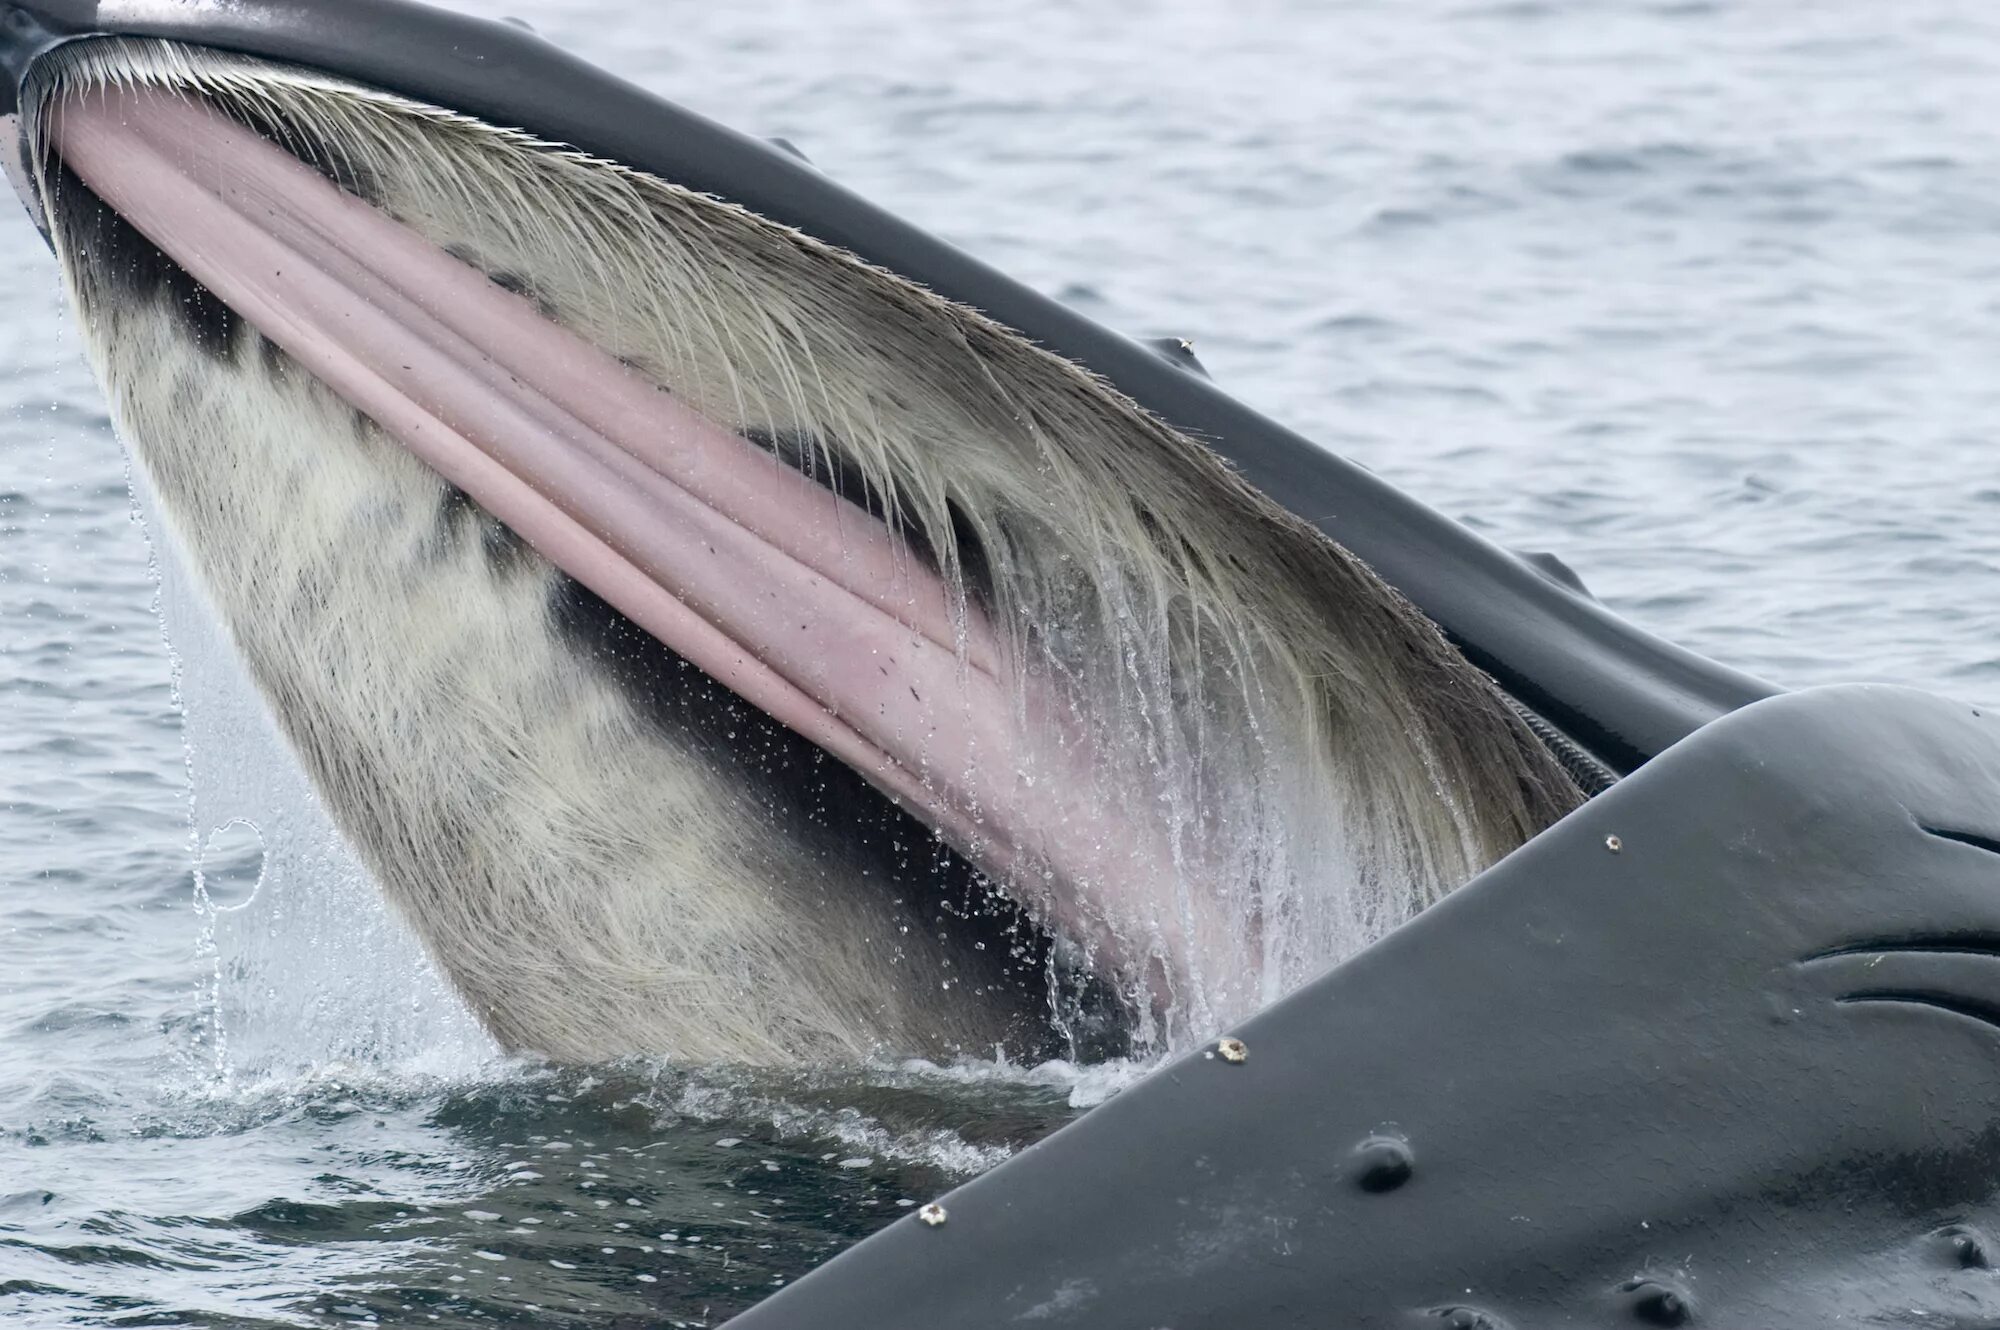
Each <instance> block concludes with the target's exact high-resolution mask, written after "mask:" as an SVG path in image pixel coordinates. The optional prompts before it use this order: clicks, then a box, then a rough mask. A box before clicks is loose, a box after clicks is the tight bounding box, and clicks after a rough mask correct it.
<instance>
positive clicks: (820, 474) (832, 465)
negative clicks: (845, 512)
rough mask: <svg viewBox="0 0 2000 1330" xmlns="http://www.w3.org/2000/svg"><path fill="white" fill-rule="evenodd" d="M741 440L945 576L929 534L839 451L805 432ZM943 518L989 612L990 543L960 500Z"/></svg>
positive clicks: (974, 596) (976, 598) (968, 589)
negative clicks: (884, 529)
mask: <svg viewBox="0 0 2000 1330" xmlns="http://www.w3.org/2000/svg"><path fill="white" fill-rule="evenodd" d="M743 437H744V438H746V439H748V440H749V441H750V442H751V443H754V444H756V445H757V446H758V447H759V448H762V449H763V450H764V451H765V452H767V453H770V454H771V455H772V456H773V457H775V458H777V459H778V460H779V461H780V462H783V463H784V464H785V465H787V466H789V467H791V468H792V469H793V470H794V471H797V472H799V473H800V474H801V475H803V476H805V477H806V479H808V480H810V481H813V482H814V483H815V484H817V485H820V486H822V487H823V488H825V489H829V490H831V491H833V492H834V493H835V494H838V495H840V497H842V498H843V499H846V500H847V501H848V502H850V503H852V504H854V505H855V506H857V507H859V508H863V509H865V510H866V511H867V512H868V513H870V514H871V515H873V516H874V517H875V518H876V519H877V520H878V521H880V522H882V523H883V524H884V525H886V526H888V527H889V528H890V530H892V531H894V532H895V533H896V536H897V538H898V539H899V540H901V541H902V542H903V543H904V544H905V545H906V546H907V547H908V549H909V551H910V553H911V554H913V555H915V556H916V557H917V558H918V559H919V560H921V561H922V562H923V563H924V565H925V566H926V567H928V568H930V569H931V571H933V572H941V571H943V568H944V561H943V559H942V558H940V557H939V554H938V549H937V546H936V543H935V542H934V541H932V539H931V538H930V535H929V533H927V532H926V531H924V530H923V528H922V527H920V526H919V525H917V524H916V523H915V522H912V521H910V520H908V518H907V517H906V516H905V515H904V514H903V513H902V512H901V511H900V510H898V511H895V512H891V511H890V509H889V504H888V502H887V500H886V499H884V497H883V495H882V492H881V491H880V490H879V489H877V488H876V487H875V486H874V485H873V484H871V483H870V482H869V480H868V478H867V476H866V475H864V474H863V473H862V470H861V468H860V467H858V466H855V465H854V464H853V463H851V462H849V461H848V460H847V459H846V458H845V457H844V456H843V455H842V453H841V452H840V450H839V449H838V448H837V447H832V448H829V447H827V446H825V445H824V444H823V443H822V442H821V440H820V436H819V435H817V434H815V433H813V432H812V431H811V430H802V429H780V430H772V429H764V428H760V427H753V428H750V429H746V430H744V431H743ZM945 515H946V518H947V520H948V521H949V522H950V524H951V540H952V544H953V546H954V547H955V548H956V550H957V553H958V567H959V574H960V576H961V577H962V578H963V580H964V583H965V594H966V596H967V597H968V598H969V599H970V600H971V601H972V602H973V603H974V604H976V605H979V606H980V607H982V608H985V609H991V608H992V606H993V569H992V562H991V560H990V559H989V557H988V555H987V552H986V543H985V541H984V540H982V539H981V538H980V535H979V529H978V528H977V527H975V526H974V525H973V523H972V519H971V518H970V517H968V516H967V515H966V512H965V509H964V508H962V507H961V506H960V505H959V503H958V501H957V500H956V499H947V500H946V502H945Z"/></svg>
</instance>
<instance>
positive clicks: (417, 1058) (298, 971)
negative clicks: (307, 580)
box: [127, 464, 497, 1095]
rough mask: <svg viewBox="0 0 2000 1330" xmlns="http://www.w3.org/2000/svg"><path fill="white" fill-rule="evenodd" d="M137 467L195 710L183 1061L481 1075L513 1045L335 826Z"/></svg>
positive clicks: (136, 499) (160, 597) (181, 697)
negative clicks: (461, 988)
mask: <svg viewBox="0 0 2000 1330" xmlns="http://www.w3.org/2000/svg"><path fill="white" fill-rule="evenodd" d="M127 480H128V484H129V486H130V489H131V496H132V503H133V517H134V520H135V521H136V522H138V523H139V525H140V526H141V528H142V529H143V531H144V532H145V536H146V540H147V544H148V547H149V549H150V550H151V558H150V569H151V572H152V576H153V581H154V586H155V602H154V609H155V612H156V614H157V616H158V618H159V622H160V630H161V634H162V636H163V638H164V639H165V641H166V645H167V650H168V653H169V657H170V660H171V662H172V666H171V668H172V689H173V698H174V705H175V707H176V709H177V710H178V711H179V712H180V713H181V716H182V721H183V724H182V735H183V754H184V757H183V761H184V766H185V771H186V780H187V818H188V822H187V826H188V842H187V844H188V848H187V854H188V863H189V878H190V882H191V891H190V905H191V910H190V913H191V916H192V920H193V924H194V929H193V932H194V936H193V938H192V939H191V944H192V947H193V950H194V953H195V955H196V957H197V958H198V961H199V965H200V969H201V978H200V980H199V983H198V987H197V991H196V992H195V994H194V1005H195V1008H196V1014H195V1019H194V1020H193V1021H192V1022H191V1023H190V1025H189V1026H188V1027H187V1028H186V1029H185V1030H184V1031H183V1032H182V1036H181V1039H180V1041H179V1044H178V1046H177V1047H176V1049H175V1056H176V1061H177V1062H178V1063H179V1065H180V1068H181V1072H182V1075H183V1076H184V1077H186V1078H187V1079H188V1081H189V1082H191V1084H192V1085H193V1086H195V1087H199V1088H201V1089H203V1090H205V1091H207V1092H210V1093H222V1094H225V1095H227V1094H230V1093H234V1092H237V1091H239V1090H242V1089H244V1088H246V1087H247V1086H249V1085H254V1084H257V1083H266V1084H268V1083H269V1082H270V1081H271V1080H272V1079H273V1078H283V1077H288V1076H298V1075H304V1074H308V1073H310V1072H312V1071H313V1070H314V1069H322V1068H327V1067H342V1066H346V1067H383V1066H396V1067H404V1068H417V1067H421V1068H422V1069H423V1070H424V1071H425V1072H426V1073H428V1074H430V1075H433V1076H440V1077H448V1078H460V1077H466V1076H470V1075H472V1074H473V1073H474V1072H475V1071H477V1070H478V1069H480V1068H481V1067H483V1066H485V1065H486V1064H488V1063H490V1062H491V1061H492V1059H493V1058H494V1057H495V1055H496V1052H497V1050H496V1049H495V1047H494V1045H493V1044H492V1042H491V1040H490V1039H488V1038H487V1036H486V1035H485V1034H484V1032H483V1031H481V1030H480V1028H479V1025H478V1022H476V1021H475V1020H473V1018H472V1017H471V1015H470V1014H469V1013H468V1012H467V1011H466V1010H465V1007H464V1004H463V1003H461V1002H460V1001H459V999H458V998H457V996H456V995H455V994H454V993H453V992H452V991H451V989H450V986H449V985H448V984H446V983H445V982H444V980H443V978H442V977H441V976H440V975H439V974H438V972H437V970H436V968H435V967H434V966H433V965H432V964H431V962H430V959H429V957H428V956H426V955H425V954H424V952H423V949H422V948H421V947H420V946H419V945H418V944H417V942H416V941H415V939H414V938H412V937H411V936H410V934H409V932H408V930H406V929H405V928H404V927H403V926H402V924H401V922H400V921H399V920H398V919H396V918H395V917H394V915H393V914H392V913H391V912H390V910H389V908H388V907H387V905H386V904H385V903H384V901H383V899H382V896H381V893H380V892H379V891H377V890H376V888H375V886H374V884H373V883H372V882H371V881H370V880H369V877H368V874H367V872H366V871H365V870H364V869H363V868H362V867H361V865H360V864H359V862H358V861H357V860H356V858H355V856H354V854H353V851H352V850H351V849H349V847H348V846H347V845H346V843H345V842H344V841H343V839H342V838H341V836H340V833H339V832H338V831H337V830H336V829H335V828H334V825H333V822H332V820H331V818H330V817H329V816H328V815H327V812H326V810H325V808H324V806H323V805H322V804H321V803H320V801H319V799H318V796H317V795H316V794H315V793H314V792H313V790H312V787H311V785H310V784H309V783H308V782H307V781H306V779H305V776H304V774H303V773H302V772H301V771H300V770H299V768H298V764H297V762H296V761H295V760H294V759H293V757H292V755H291V753H290V752H289V751H288V750H287V749H286V747H285V744H284V741H283V740H282V739H281V738H280V737H279V735H278V732H277V730H276V728H275V726H274V725H273V723H272V720H271V717H270V714H269V712H268V711H267V710H266V708H265V706H264V704H263V702H262V701H261V699H260V698H259V697H258V695H257V692H256V690H255V688H254V687H253V686H252V685H251V683H250V681H249V678H248V676H247V675H246V674H245V673H244V670H243V666H242V664H241V661H240V660H239V658H238V656H237V654H236V652H235V650H234V648H233V647H232V646H231V644H230V643H229V641H228V640H227V638H226V636H225V635H224V632H223V630H222V628H221V625H220V621H219V619H218V618H217V616H216V614H215V611H214V609H213V607H212V606H211V605H210V604H209V603H208V600H207V598H206V596H205V595H204V594H203V592H202V590H201V588H200V585H199V583H198V582H197V580H196V579H195V578H193V577H191V576H189V575H188V573H187V571H186V562H185V559H184V558H183V556H182V555H181V553H180V551H179V549H178V547H177V545H176V543H175V540H174V537H173V533H172V530H171V527H170V525H169V524H168V523H167V522H166V521H165V520H164V519H163V518H162V516H161V513H160V508H159V505H158V502H157V499H156V497H155V496H154V494H153V493H152V491H151V487H150V486H149V484H148V482H147V480H146V477H145V474H144V472H143V470H142V469H140V468H136V467H131V466H129V464H128V467H127Z"/></svg>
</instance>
